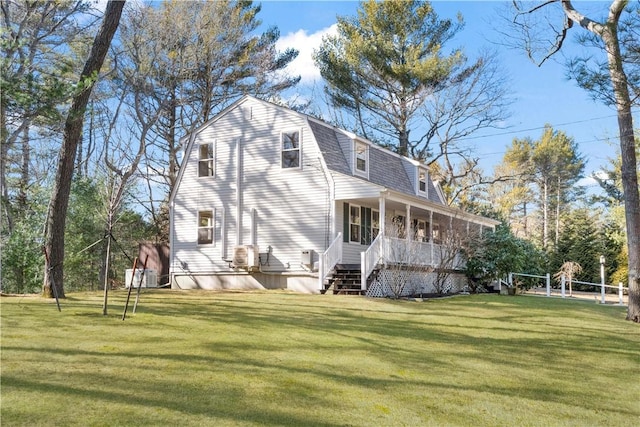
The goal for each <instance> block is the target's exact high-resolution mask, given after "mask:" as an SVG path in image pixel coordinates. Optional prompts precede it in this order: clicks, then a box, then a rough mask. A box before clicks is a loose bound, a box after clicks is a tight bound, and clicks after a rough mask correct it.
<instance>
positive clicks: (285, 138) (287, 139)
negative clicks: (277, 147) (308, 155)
mask: <svg viewBox="0 0 640 427" xmlns="http://www.w3.org/2000/svg"><path fill="white" fill-rule="evenodd" d="M281 151H282V161H281V165H282V168H283V169H288V168H299V167H300V157H301V155H300V132H299V131H293V132H282V136H281Z"/></svg>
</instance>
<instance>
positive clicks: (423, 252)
mask: <svg viewBox="0 0 640 427" xmlns="http://www.w3.org/2000/svg"><path fill="white" fill-rule="evenodd" d="M385 240H386V242H385V245H384V247H385V251H384V254H383V255H384V260H385V261H386V262H390V263H398V264H408V265H418V266H434V265H435V264H436V262H435V260H438V259H439V256H438V255H439V253H440V252H439V251H440V247H439V245H437V244H433V243H431V242H418V241H415V240H409V241H408V240H406V239H399V238H397V237H387V238H385Z"/></svg>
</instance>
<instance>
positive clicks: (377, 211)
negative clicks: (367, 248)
mask: <svg viewBox="0 0 640 427" xmlns="http://www.w3.org/2000/svg"><path fill="white" fill-rule="evenodd" d="M374 212H375V213H377V214H378V228H374V226H373V213H374ZM380 227H381V226H380V211H379V210H378V209H371V241H372V242H373V241H374V240H375V238H376V237H378V234H380ZM373 230H378V233H377V234H376V235H375V236H374V235H373Z"/></svg>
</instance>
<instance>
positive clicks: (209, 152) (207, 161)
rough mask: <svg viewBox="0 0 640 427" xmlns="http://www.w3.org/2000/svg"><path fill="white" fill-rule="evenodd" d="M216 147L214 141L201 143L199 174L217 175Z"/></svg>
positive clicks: (199, 149)
mask: <svg viewBox="0 0 640 427" xmlns="http://www.w3.org/2000/svg"><path fill="white" fill-rule="evenodd" d="M215 163H216V159H215V149H214V145H213V143H210V144H200V146H199V148H198V176H214V175H215Z"/></svg>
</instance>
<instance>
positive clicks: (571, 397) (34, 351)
mask: <svg viewBox="0 0 640 427" xmlns="http://www.w3.org/2000/svg"><path fill="white" fill-rule="evenodd" d="M125 298H126V293H125V292H124V291H118V292H113V293H111V294H110V303H111V304H110V307H109V315H108V316H103V315H102V307H101V305H102V295H101V294H99V293H78V294H70V295H69V298H67V299H65V300H62V301H61V304H62V312H61V313H59V312H58V311H57V309H56V307H55V302H53V301H50V300H43V299H41V298H38V297H3V298H2V299H1V304H2V306H1V313H2V325H1V326H2V342H1V344H2V355H1V363H2V378H1V379H2V384H1V387H2V388H1V417H2V418H1V420H0V421H1V424H2V426H3V427H7V426H15V425H25V426H37V425H56V426H72V425H82V426H90V425H96V426H99V425H103V426H117V425H131V426H142V425H167V426H170V425H175V426H178V425H179V426H189V425H192V426H225V425H254V426H264V425H274V426H275V425H291V426H302V425H305V426H307V425H309V426H402V425H406V426H419V425H437V426H442V425H460V426H520V425H529V426H552V425H575V426H596V425H600V426H632V425H639V424H640V376H639V371H640V369H639V368H640V326H638V325H636V324H632V323H629V322H627V321H625V320H624V317H625V311H626V309H625V308H624V307H614V306H603V305H598V304H595V303H593V302H580V301H566V300H560V299H553V298H543V297H534V296H515V297H508V296H497V295H478V296H460V297H454V298H446V299H439V300H430V301H426V302H409V301H392V300H386V299H367V298H364V297H353V296H350V297H349V296H334V295H300V294H292V293H285V292H276V291H272V292H259V293H214V292H199V291H189V292H174V291H161V290H156V291H143V293H142V294H141V299H140V305H139V306H138V310H137V313H136V314H135V315H131V316H130V317H128V318H127V319H126V320H125V321H122V320H121V316H122V310H123V307H124V301H125ZM132 300H133V298H132Z"/></svg>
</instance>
